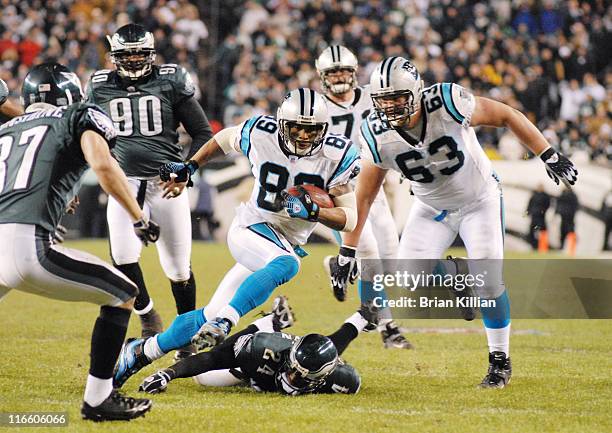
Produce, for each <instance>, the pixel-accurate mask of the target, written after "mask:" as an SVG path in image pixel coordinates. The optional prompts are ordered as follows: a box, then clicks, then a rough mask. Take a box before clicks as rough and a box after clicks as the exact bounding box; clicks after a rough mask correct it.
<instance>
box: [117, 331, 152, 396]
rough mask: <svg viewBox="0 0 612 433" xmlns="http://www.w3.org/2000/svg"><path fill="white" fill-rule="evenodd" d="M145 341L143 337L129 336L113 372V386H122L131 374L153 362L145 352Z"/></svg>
mask: <svg viewBox="0 0 612 433" xmlns="http://www.w3.org/2000/svg"><path fill="white" fill-rule="evenodd" d="M145 341H146V340H144V339H142V338H128V339H127V340H126V342H125V343H124V344H123V347H122V348H121V352H119V357H118V358H117V365H115V371H114V372H113V388H121V387H122V386H123V384H124V383H125V382H126V381H127V380H128V379H129V378H130V377H131V376H133V375H134V374H136V373H138V372H139V371H140V370H142V369H143V368H144V367H146V366H147V365H149V364H150V363H151V361H150V360H149V358H147V356H146V355H145V354H144V344H145Z"/></svg>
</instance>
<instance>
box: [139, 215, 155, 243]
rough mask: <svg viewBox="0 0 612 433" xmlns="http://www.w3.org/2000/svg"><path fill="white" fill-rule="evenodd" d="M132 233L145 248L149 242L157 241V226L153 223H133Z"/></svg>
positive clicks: (143, 220) (141, 221) (141, 220)
mask: <svg viewBox="0 0 612 433" xmlns="http://www.w3.org/2000/svg"><path fill="white" fill-rule="evenodd" d="M134 233H136V236H138V239H140V240H141V241H142V243H143V244H145V246H147V245H149V242H157V240H158V239H159V225H157V224H156V223H155V222H153V221H146V220H145V219H140V220H138V221H136V222H135V223H134Z"/></svg>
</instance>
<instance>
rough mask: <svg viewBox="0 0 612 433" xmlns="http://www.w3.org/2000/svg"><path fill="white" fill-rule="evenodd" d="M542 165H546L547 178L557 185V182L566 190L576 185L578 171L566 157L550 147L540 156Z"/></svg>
mask: <svg viewBox="0 0 612 433" xmlns="http://www.w3.org/2000/svg"><path fill="white" fill-rule="evenodd" d="M540 158H541V159H542V161H544V164H546V173H547V174H548V177H550V178H551V179H552V180H554V181H555V183H556V184H557V185H559V180H560V181H561V182H563V184H564V185H565V186H567V187H568V188H569V187H570V186H571V185H573V184H575V183H576V179H577V178H578V170H576V167H575V166H574V164H573V163H572V161H570V160H569V159H568V158H567V157H565V156H564V155H563V154H561V153H559V152H557V151H556V150H555V149H553V148H552V147H549V148H548V149H546V150H545V151H544V152H542V154H541V155H540Z"/></svg>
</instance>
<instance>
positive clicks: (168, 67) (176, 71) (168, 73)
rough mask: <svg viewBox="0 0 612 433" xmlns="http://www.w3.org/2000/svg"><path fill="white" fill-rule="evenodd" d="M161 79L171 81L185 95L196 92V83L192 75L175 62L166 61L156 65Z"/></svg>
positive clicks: (191, 94)
mask: <svg viewBox="0 0 612 433" xmlns="http://www.w3.org/2000/svg"><path fill="white" fill-rule="evenodd" d="M156 69H157V75H158V77H159V78H160V79H162V80H166V81H171V82H172V83H173V84H174V86H175V88H176V89H177V90H178V91H179V92H180V93H181V94H182V95H184V96H193V95H194V94H195V85H194V84H193V80H192V79H191V75H189V72H187V70H186V69H185V68H183V67H182V66H180V65H176V64H174V63H166V64H163V65H160V66H157V67H156Z"/></svg>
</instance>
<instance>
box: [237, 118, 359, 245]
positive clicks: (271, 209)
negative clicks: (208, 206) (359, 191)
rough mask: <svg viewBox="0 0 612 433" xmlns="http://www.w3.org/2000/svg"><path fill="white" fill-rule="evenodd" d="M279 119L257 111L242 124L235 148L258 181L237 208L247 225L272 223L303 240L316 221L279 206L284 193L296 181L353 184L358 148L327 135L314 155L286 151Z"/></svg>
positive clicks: (329, 185) (295, 242) (300, 242)
mask: <svg viewBox="0 0 612 433" xmlns="http://www.w3.org/2000/svg"><path fill="white" fill-rule="evenodd" d="M278 128H279V126H278V123H277V121H276V119H275V118H274V117H271V116H255V117H251V118H250V119H247V120H245V121H244V122H243V123H242V124H240V126H239V130H240V134H239V135H238V134H236V137H235V139H234V142H233V147H234V149H236V150H237V151H240V152H242V153H243V154H244V155H245V156H246V157H247V158H249V161H250V163H251V171H252V172H253V176H255V179H256V182H255V186H254V188H253V192H252V193H251V198H250V199H249V201H248V202H247V203H243V204H242V205H241V206H240V208H239V209H238V218H239V221H240V224H241V225H243V226H246V227H248V226H250V225H252V224H257V223H261V222H267V223H270V224H271V225H273V226H274V227H275V228H277V229H278V230H279V231H280V232H281V233H282V234H283V235H284V236H285V237H286V238H287V240H288V241H289V242H290V243H292V244H293V245H303V244H305V243H306V241H307V240H308V237H309V236H310V234H311V233H312V231H313V230H314V227H315V225H316V224H317V223H316V222H310V221H306V220H303V219H299V218H291V217H290V216H289V215H288V214H287V212H286V211H285V209H284V208H282V207H281V205H280V194H279V193H280V192H281V191H283V190H286V189H289V188H291V187H292V186H295V185H303V184H311V185H316V186H318V187H319V188H322V189H324V190H326V191H329V190H330V189H332V188H334V187H336V186H339V185H344V184H346V183H348V182H349V181H350V180H351V179H352V178H353V177H355V176H357V174H358V173H359V151H358V149H357V147H356V146H354V145H353V144H352V142H351V141H350V140H349V139H348V138H346V137H344V136H342V135H337V134H329V133H328V134H327V135H326V136H325V137H324V138H323V145H322V146H321V147H319V149H318V150H316V151H315V153H314V154H313V155H310V156H304V157H300V158H298V157H297V156H293V155H287V154H286V153H285V152H284V151H283V150H282V148H281V146H280V144H279V140H280V136H279V134H278Z"/></svg>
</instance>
